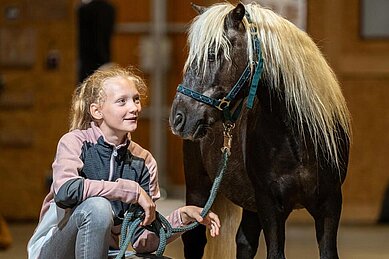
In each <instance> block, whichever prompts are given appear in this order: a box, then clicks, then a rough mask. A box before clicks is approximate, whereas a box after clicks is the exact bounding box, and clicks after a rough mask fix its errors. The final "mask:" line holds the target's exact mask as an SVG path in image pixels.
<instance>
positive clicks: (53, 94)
mask: <svg viewBox="0 0 389 259" xmlns="http://www.w3.org/2000/svg"><path fill="white" fill-rule="evenodd" d="M73 11H74V6H73V4H72V3H71V2H70V1H66V0H59V1H54V0H50V1H43V0H37V1H34V4H31V1H25V0H2V1H1V3H0V12H1V13H0V15H1V17H0V30H1V34H0V36H1V38H0V49H1V56H0V75H1V78H2V81H3V87H2V91H1V93H0V192H1V195H0V213H1V214H2V215H3V216H5V217H6V218H9V219H30V218H37V216H38V214H39V209H40V206H41V204H42V199H43V197H44V195H45V194H46V192H47V190H46V186H45V179H46V176H47V175H50V169H51V163H52V160H53V157H54V154H55V148H56V144H57V141H58V137H59V136H60V135H62V134H63V133H64V132H66V131H67V125H68V109H69V100H70V97H71V93H72V91H73V89H74V88H75V84H76V63H75V55H76V53H75V33H74V29H75V28H74V14H73ZM15 12H16V13H15ZM7 13H8V14H9V15H10V19H8V18H7V17H6V14H7ZM12 13H14V15H16V17H15V18H12V17H13V14H12ZM26 31H27V33H26ZM29 32H31V33H29ZM25 37H27V40H26V38H25ZM49 56H51V57H54V58H55V57H57V58H58V66H56V67H55V66H54V67H48V66H47V58H48V57H49Z"/></svg>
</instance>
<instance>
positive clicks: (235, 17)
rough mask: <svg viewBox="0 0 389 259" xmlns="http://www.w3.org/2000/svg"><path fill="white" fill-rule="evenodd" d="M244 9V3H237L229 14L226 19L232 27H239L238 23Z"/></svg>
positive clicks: (241, 18)
mask: <svg viewBox="0 0 389 259" xmlns="http://www.w3.org/2000/svg"><path fill="white" fill-rule="evenodd" d="M245 12H246V10H245V9H244V5H243V4H241V3H239V4H238V5H237V6H236V7H235V8H234V9H233V10H232V11H231V12H230V13H229V14H228V18H229V19H228V20H229V23H230V25H232V27H234V28H239V24H240V23H241V21H242V20H243V17H244V14H245Z"/></svg>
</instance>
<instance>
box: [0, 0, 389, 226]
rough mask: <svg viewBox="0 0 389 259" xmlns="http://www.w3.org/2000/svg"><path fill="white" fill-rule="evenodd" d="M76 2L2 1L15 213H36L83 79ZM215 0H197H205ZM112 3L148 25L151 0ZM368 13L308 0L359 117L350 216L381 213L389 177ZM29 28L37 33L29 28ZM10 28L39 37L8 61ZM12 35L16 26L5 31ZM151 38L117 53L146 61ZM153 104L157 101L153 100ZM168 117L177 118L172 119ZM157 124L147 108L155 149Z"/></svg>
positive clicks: (378, 65)
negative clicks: (363, 28)
mask: <svg viewBox="0 0 389 259" xmlns="http://www.w3.org/2000/svg"><path fill="white" fill-rule="evenodd" d="M77 2H78V1H76V0H50V1H42V0H39V1H38V0H37V1H34V4H33V5H32V4H31V1H27V0H3V1H1V3H0V11H1V15H3V16H2V17H1V18H0V36H1V39H0V50H1V51H0V57H2V59H0V69H1V70H0V75H1V78H2V81H3V82H4V87H3V90H2V91H1V93H0V192H1V195H0V197H1V198H0V213H1V214H3V216H5V217H7V218H8V219H36V218H37V216H38V213H39V209H40V205H41V202H42V199H43V197H44V195H45V194H46V191H47V190H46V186H45V178H46V176H48V175H49V174H50V167H51V163H52V160H53V157H54V155H55V148H56V144H57V141H58V139H59V137H60V136H61V135H62V134H63V133H64V132H66V131H67V127H68V110H69V103H70V98H71V93H72V91H73V89H74V87H75V85H76V59H77V49H76V32H77V31H76V25H75V21H76V17H75V10H76V6H77ZM214 2H216V1H206V0H202V1H200V0H199V1H196V3H197V4H200V5H209V4H212V3H214ZM232 2H237V1H232ZM112 3H113V4H114V5H115V6H116V10H117V12H118V13H117V23H118V24H126V23H149V22H150V20H151V19H152V10H151V8H152V1H151V0H145V1H120V0H113V1H112ZM13 6H16V7H17V8H19V10H20V11H21V12H20V15H19V18H17V19H15V20H12V19H11V20H9V19H6V17H5V15H4V13H5V11H6V9H7V8H9V7H13ZM50 8H51V9H50ZM53 8H54V9H53ZM50 10H54V11H50ZM359 11H360V10H359V1H358V0H344V1H335V0H328V1H314V0H308V29H307V30H308V33H309V34H310V35H311V36H312V37H313V39H314V40H315V42H316V43H317V44H318V45H319V46H320V48H321V49H322V51H323V52H324V54H325V56H326V57H327V59H328V60H329V62H330V64H331V66H332V67H333V68H334V70H335V73H336V74H337V76H338V78H339V81H340V83H341V85H342V88H343V92H344V95H345V97H346V100H347V102H348V105H349V108H350V111H351V113H352V116H353V129H354V143H353V146H352V150H351V162H350V168H349V175H348V178H347V180H346V183H345V186H344V207H345V210H344V220H346V221H356V220H370V221H371V220H374V219H375V218H376V217H377V214H378V212H379V209H380V203H381V199H382V195H383V192H384V190H385V188H386V185H387V184H388V182H389V179H388V178H389V174H388V169H387V168H389V160H388V159H387V157H388V146H389V136H388V134H387V133H386V132H387V128H388V126H389V125H388V124H389V117H388V116H389V112H388V106H387V102H386V98H387V96H388V94H389V90H388V83H389V40H384V39H381V40H380V39H374V40H366V39H362V38H361V37H360V36H359V20H360V17H359V16H360V15H359ZM194 16H195V12H194V11H193V10H192V9H191V7H190V1H189V0H185V1H184V0H182V1H177V0H168V1H167V15H166V17H167V22H168V24H169V23H170V24H182V23H184V24H185V23H188V22H189V21H190V20H191V19H192V18H193V17H194ZM25 30H27V31H28V32H25V33H24V34H23V31H25ZM4 31H5V32H4ZM10 32H12V33H13V36H12V37H14V40H13V41H11V42H12V43H14V44H17V42H18V37H21V36H20V35H27V36H26V37H31V42H30V43H29V44H27V46H16V47H17V48H18V49H21V50H22V53H24V54H25V55H27V56H25V55H23V56H22V58H21V61H20V62H19V64H4V62H3V61H4V57H5V58H6V59H7V60H8V59H11V60H12V57H11V53H10V52H9V50H11V49H14V48H16V47H15V46H14V47H12V44H11V45H7V46H6V45H5V43H6V42H9V41H8V40H5V38H4V37H10V36H7V35H8V34H9V33H10ZM4 33H8V34H6V36H4V35H5V34H4ZM147 36H148V32H147V31H141V30H140V31H138V32H135V33H126V32H123V31H120V30H118V31H116V32H115V35H114V37H113V42H112V44H113V45H112V61H113V62H116V63H119V64H121V65H123V66H125V65H129V64H132V65H135V66H138V67H140V68H141V64H142V60H141V58H142V57H141V46H140V44H141V42H142V40H144V39H145V37H147ZM167 36H168V39H169V42H170V46H171V55H170V57H171V58H170V62H169V66H168V67H167V70H166V99H165V100H164V103H165V105H166V106H170V103H171V101H172V99H173V97H174V94H175V89H176V86H177V84H178V83H179V82H180V81H181V79H182V67H183V65H184V62H185V58H186V51H187V50H186V35H185V33H184V32H183V31H182V30H181V31H180V30H176V31H174V30H173V31H169V32H168V34H167ZM19 41H20V42H23V40H20V39H19ZM21 45H23V44H21ZM4 49H7V51H4ZM7 53H8V54H7ZM29 53H30V54H31V53H32V54H33V55H32V57H30V56H28V54H29ZM56 53H57V54H58V57H59V63H58V67H56V68H54V69H50V68H48V67H47V65H46V59H47V57H48V55H50V54H54V55H56ZM4 55H6V56H4ZM23 57H24V58H23ZM7 60H6V61H7ZM8 61H9V60H8ZM23 62H24V63H23ZM16 63H18V62H16ZM144 77H145V78H146V80H147V82H148V83H149V87H150V89H149V90H150V93H151V92H152V91H153V86H152V85H150V74H149V73H148V72H147V71H145V72H144ZM150 93H149V96H150V95H151V94H150ZM152 102H153V100H151V99H149V100H148V104H147V105H150V104H151V103H152ZM147 105H146V107H147ZM165 125H166V127H167V126H168V124H167V120H166V124H165ZM152 130H158V129H150V120H149V118H148V117H147V116H146V117H145V118H144V119H142V121H141V122H140V127H139V129H138V130H137V132H136V133H135V134H134V136H133V138H134V139H135V140H136V141H137V142H139V143H140V144H142V145H143V146H144V147H146V148H150V145H151V143H150V132H151V131H152ZM166 139H167V151H166V153H167V154H166V157H167V158H166V159H167V166H168V167H167V170H166V172H161V174H162V173H163V174H166V177H167V180H168V182H169V183H170V184H171V185H172V186H175V185H182V184H183V183H184V178H183V169H182V162H181V161H182V152H181V140H179V139H178V138H177V137H175V136H173V135H172V134H171V133H170V132H169V130H167V131H166Z"/></svg>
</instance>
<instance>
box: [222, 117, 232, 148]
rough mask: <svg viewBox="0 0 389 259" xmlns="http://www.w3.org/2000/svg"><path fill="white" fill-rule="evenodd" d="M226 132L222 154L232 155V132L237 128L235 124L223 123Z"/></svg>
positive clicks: (224, 133)
mask: <svg viewBox="0 0 389 259" xmlns="http://www.w3.org/2000/svg"><path fill="white" fill-rule="evenodd" d="M223 127H224V131H223V137H224V141H223V147H222V148H221V151H222V153H224V152H225V151H226V152H227V153H228V155H231V142H232V130H233V129H234V128H235V123H232V122H226V123H223Z"/></svg>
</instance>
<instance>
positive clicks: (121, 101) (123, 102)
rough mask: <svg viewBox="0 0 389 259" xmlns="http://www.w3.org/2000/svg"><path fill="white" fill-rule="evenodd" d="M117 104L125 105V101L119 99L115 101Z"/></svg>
mask: <svg viewBox="0 0 389 259" xmlns="http://www.w3.org/2000/svg"><path fill="white" fill-rule="evenodd" d="M117 103H119V104H125V103H126V99H124V98H122V99H119V100H117Z"/></svg>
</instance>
